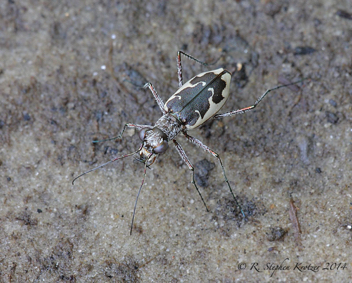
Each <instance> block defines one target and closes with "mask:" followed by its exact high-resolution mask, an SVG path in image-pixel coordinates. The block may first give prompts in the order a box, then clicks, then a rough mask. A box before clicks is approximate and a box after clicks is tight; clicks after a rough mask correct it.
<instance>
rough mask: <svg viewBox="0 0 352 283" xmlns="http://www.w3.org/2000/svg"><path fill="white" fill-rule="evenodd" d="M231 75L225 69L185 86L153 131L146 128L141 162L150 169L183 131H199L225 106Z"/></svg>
mask: <svg viewBox="0 0 352 283" xmlns="http://www.w3.org/2000/svg"><path fill="white" fill-rule="evenodd" d="M230 82H231V74H230V73H229V72H228V71H226V70H225V69H223V68H219V69H216V70H213V71H208V72H204V73H201V74H199V75H197V76H195V77H193V78H192V79H190V80H189V81H188V82H186V83H185V84H184V85H182V86H181V87H180V88H179V89H178V90H177V91H176V92H175V93H174V94H173V95H172V96H171V97H170V98H169V99H168V100H167V101H166V103H165V106H164V110H165V112H166V114H164V115H163V116H162V117H161V118H160V119H159V120H158V121H157V122H156V124H155V126H154V127H153V128H148V129H146V128H143V129H141V131H140V135H139V136H140V138H141V140H142V141H143V146H142V149H141V151H140V160H141V161H142V162H147V166H150V165H152V164H153V163H154V161H155V159H156V155H158V154H160V153H163V152H165V151H166V150H167V148H168V146H167V145H166V144H167V143H168V142H169V141H170V140H173V139H174V138H175V137H176V136H177V135H178V134H179V133H180V132H181V131H187V130H192V129H195V128H197V127H199V126H200V125H201V124H203V123H204V122H206V121H207V120H208V119H210V118H211V117H213V116H214V115H215V114H216V113H217V112H218V111H219V110H220V109H221V108H222V106H223V105H224V104H225V102H226V100H227V99H228V97H229V93H230Z"/></svg>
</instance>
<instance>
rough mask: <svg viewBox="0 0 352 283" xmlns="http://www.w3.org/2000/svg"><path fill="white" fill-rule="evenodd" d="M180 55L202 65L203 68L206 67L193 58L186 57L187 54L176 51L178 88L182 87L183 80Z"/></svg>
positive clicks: (205, 64)
mask: <svg viewBox="0 0 352 283" xmlns="http://www.w3.org/2000/svg"><path fill="white" fill-rule="evenodd" d="M181 54H182V55H183V56H185V57H188V58H189V59H192V60H194V61H196V62H198V63H199V64H202V65H203V66H207V65H208V64H207V63H204V62H202V61H200V60H198V59H196V58H194V57H192V56H191V55H188V54H187V53H185V52H183V51H181V50H180V51H178V52H177V58H176V59H177V75H178V86H179V87H181V86H183V78H182V64H181Z"/></svg>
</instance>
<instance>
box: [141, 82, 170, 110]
mask: <svg viewBox="0 0 352 283" xmlns="http://www.w3.org/2000/svg"><path fill="white" fill-rule="evenodd" d="M143 88H144V89H145V88H149V89H150V91H151V92H152V94H153V96H154V99H155V101H156V102H157V103H158V106H159V108H160V110H161V112H163V115H165V114H166V111H165V109H164V102H163V101H162V100H161V98H160V96H159V95H158V93H157V92H156V90H155V88H154V87H153V85H152V84H151V83H146V84H145V85H144V86H143Z"/></svg>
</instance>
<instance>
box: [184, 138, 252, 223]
mask: <svg viewBox="0 0 352 283" xmlns="http://www.w3.org/2000/svg"><path fill="white" fill-rule="evenodd" d="M182 133H183V134H184V135H185V137H186V139H187V140H188V141H190V142H191V143H193V144H195V145H197V146H199V147H200V148H202V149H204V150H205V151H206V152H209V153H210V154H211V155H213V156H214V157H216V158H217V159H218V160H219V162H220V165H221V169H222V173H223V175H224V178H225V181H226V183H227V186H228V187H229V189H230V192H231V194H232V196H233V198H234V200H235V202H236V205H237V206H238V208H239V209H240V210H241V213H242V215H243V217H245V218H246V215H245V214H244V212H243V210H242V207H241V205H240V204H239V203H238V201H237V198H236V197H235V194H234V193H233V191H232V188H231V186H230V183H229V181H228V179H227V177H226V173H225V169H224V166H223V164H222V161H221V158H220V156H219V155H218V154H217V153H216V152H215V151H213V150H211V149H210V148H209V147H207V146H206V145H205V144H203V143H202V142H201V141H200V140H198V139H196V138H194V137H192V136H190V135H188V134H187V133H186V131H182Z"/></svg>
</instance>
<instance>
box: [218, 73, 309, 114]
mask: <svg viewBox="0 0 352 283" xmlns="http://www.w3.org/2000/svg"><path fill="white" fill-rule="evenodd" d="M303 80H304V79H303ZM303 80H300V81H297V82H293V83H290V84H286V85H279V86H276V87H273V88H269V89H268V90H267V91H266V92H264V93H263V94H262V96H261V97H259V98H258V99H257V101H256V102H255V103H254V104H253V105H252V106H248V107H244V108H241V109H238V110H234V111H230V112H226V113H223V114H216V115H215V116H214V117H213V118H214V119H219V118H223V117H230V116H233V115H236V114H243V113H245V112H247V111H250V110H253V109H254V108H255V107H257V105H258V104H259V102H261V101H262V100H263V98H264V97H265V96H266V95H267V94H268V93H269V92H271V91H273V90H276V89H279V88H282V87H287V86H290V85H294V84H297V83H300V82H302V81H303Z"/></svg>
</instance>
